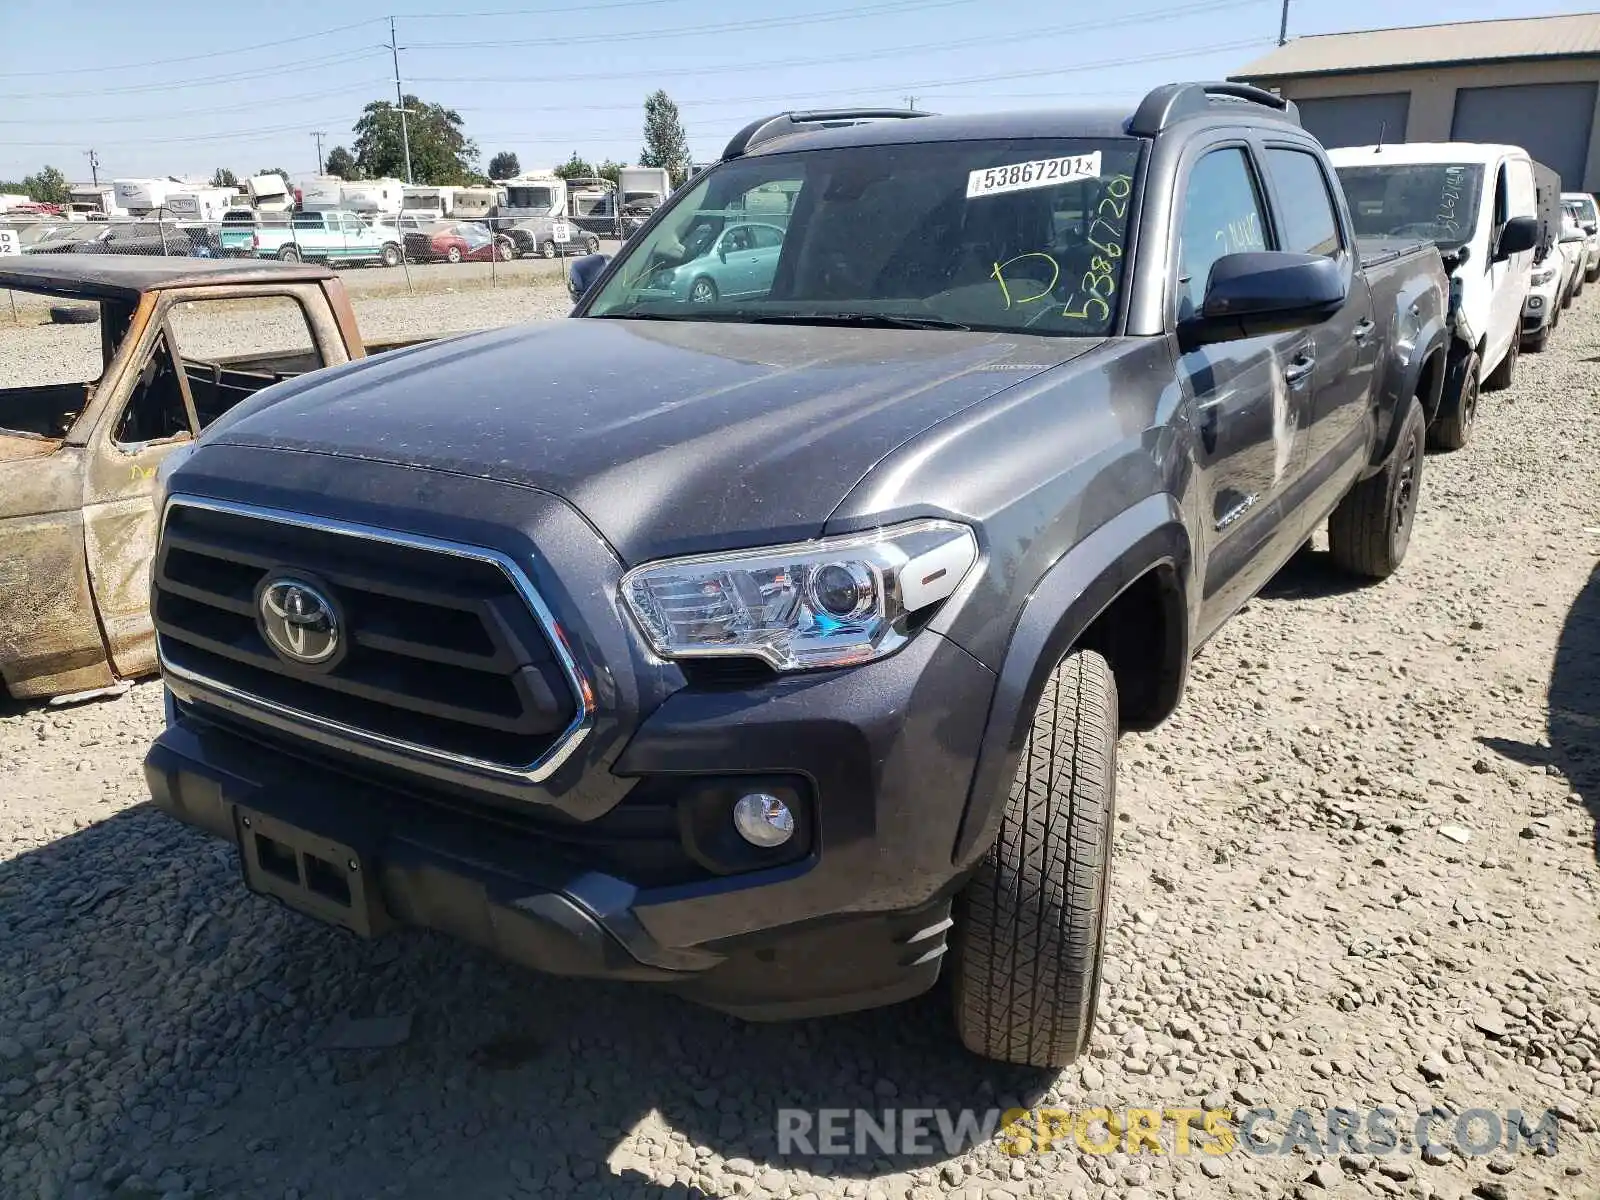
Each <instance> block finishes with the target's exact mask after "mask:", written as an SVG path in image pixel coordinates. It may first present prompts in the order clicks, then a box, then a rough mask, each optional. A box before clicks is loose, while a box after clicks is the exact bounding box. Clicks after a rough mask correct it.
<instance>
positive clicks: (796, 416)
mask: <svg viewBox="0 0 1600 1200" xmlns="http://www.w3.org/2000/svg"><path fill="white" fill-rule="evenodd" d="M1101 340H1102V339H1097V338H1084V339H1063V338H1041V337H1018V336H1013V335H1001V334H992V333H975V332H974V333H966V332H960V331H947V330H883V329H857V328H838V327H816V326H796V325H741V324H730V323H721V322H659V321H657V322H651V321H635V320H607V319H563V320H556V321H550V322H546V323H542V324H538V325H533V326H522V327H519V328H512V329H504V330H495V331H490V332H486V333H481V334H472V335H468V336H466V337H459V338H452V339H450V340H448V341H442V342H434V343H431V344H428V345H423V346H418V347H415V348H412V349H407V350H400V351H393V352H390V353H388V354H383V355H380V356H378V357H375V358H371V359H367V360H364V361H360V362H356V363H352V364H350V365H348V366H345V367H337V368H334V369H332V370H329V371H323V372H318V373H316V374H315V375H312V376H308V377H306V378H304V379H301V380H295V381H292V382H289V383H285V384H280V385H278V386H276V387H273V388H270V389H267V390H266V391H263V392H261V393H259V394H258V395H257V396H256V397H254V398H252V399H251V400H250V401H247V402H245V403H244V404H242V405H240V406H239V407H238V408H236V409H234V410H233V411H232V412H230V413H228V414H226V415H225V416H223V417H222V418H220V419H219V420H218V421H217V422H216V423H215V424H214V425H212V427H211V428H210V429H209V430H208V431H207V432H206V434H205V435H204V436H203V437H202V439H201V445H202V446H204V445H208V444H212V443H228V444H231V445H236V446H259V447H271V448H274V449H289V450H300V451H305V452H312V453H322V454H334V455H339V456H342V457H347V458H352V459H368V460H373V461H377V462H385V463H394V464H398V465H401V466H414V467H424V468H429V469H432V470H440V471H451V472H456V473H459V474H464V475H471V476H478V477H484V478H490V479H496V480H500V481H503V482H506V483H512V484H518V485H522V486H526V487H532V488H537V489H540V490H542V491H547V492H551V493H554V494H556V495H558V496H561V497H562V498H563V499H565V500H566V501H568V502H569V503H570V504H572V505H574V506H575V507H576V508H577V509H578V510H579V511H580V512H581V513H583V514H584V516H585V517H587V518H588V520H589V521H590V522H591V523H592V524H593V525H594V526H595V527H596V529H598V530H599V532H600V533H601V534H602V535H603V536H604V537H605V538H606V539H607V540H608V541H609V542H610V543H611V545H612V546H613V547H614V548H615V550H616V551H617V553H618V554H619V555H620V556H621V557H622V558H623V560H624V561H626V562H629V563H636V562H640V561H643V560H645V559H648V558H654V557H659V556H661V555H665V554H680V553H691V552H695V551H700V550H709V549H721V548H726V547H731V546H737V545H745V544H762V543H772V542H781V541H786V540H794V539H803V538H808V537H812V536H815V535H816V534H817V533H818V532H819V531H820V530H821V528H822V525H823V522H824V521H825V520H826V519H827V517H828V514H829V513H831V512H832V511H833V509H834V508H835V507H836V506H837V505H838V503H839V501H840V500H841V499H842V498H843V497H844V496H845V494H846V493H847V492H849V491H850V489H851V487H852V486H854V485H855V484H856V483H857V482H858V481H859V480H860V479H861V478H862V477H863V476H864V475H865V474H866V473H867V471H868V470H869V469H870V468H871V467H872V465H873V464H874V463H875V462H877V461H879V460H880V459H881V458H883V457H884V456H885V455H886V454H888V453H889V452H890V451H892V450H894V449H895V448H896V447H897V446H899V445H901V444H902V443H904V442H905V441H907V440H908V439H910V438H913V437H915V436H916V435H917V434H919V433H921V432H923V431H924V430H926V429H928V428H929V427H931V426H933V425H934V424H936V423H938V422H939V421H942V420H944V419H946V418H948V417H950V416H952V415H954V414H955V413H957V412H960V411H961V410H962V409H965V408H968V407H970V406H972V405H974V404H978V403H980V402H982V401H983V400H985V399H987V398H988V397H990V396H992V395H994V394H995V393H997V392H1000V391H1003V390H1005V389H1006V388H1009V387H1012V386H1014V385H1016V384H1018V383H1020V382H1021V381H1022V380H1024V379H1027V378H1029V377H1030V376H1033V375H1035V374H1038V373H1039V372H1041V371H1045V370H1048V369H1050V368H1051V367H1054V366H1057V365H1059V364H1061V363H1063V362H1067V361H1069V360H1071V359H1073V358H1076V357H1078V356H1079V355H1081V354H1084V353H1086V352H1088V351H1089V350H1091V349H1093V348H1094V347H1095V346H1097V345H1099V344H1100V342H1101Z"/></svg>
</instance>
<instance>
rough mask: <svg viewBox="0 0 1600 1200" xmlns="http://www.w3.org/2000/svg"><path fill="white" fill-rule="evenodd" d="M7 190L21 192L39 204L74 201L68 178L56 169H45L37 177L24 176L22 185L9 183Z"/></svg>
mask: <svg viewBox="0 0 1600 1200" xmlns="http://www.w3.org/2000/svg"><path fill="white" fill-rule="evenodd" d="M5 186H6V189H7V190H10V191H12V192H14V193H15V192H20V193H21V194H22V195H24V196H27V197H28V199H30V200H33V201H36V202H37V203H39V204H68V203H71V201H72V187H71V185H70V184H68V183H67V177H66V176H65V175H63V174H62V173H61V172H60V171H59V170H58V169H56V168H55V167H45V168H44V169H43V170H41V171H40V172H39V173H38V174H37V175H24V176H23V177H22V182H21V183H8V184H6V185H5Z"/></svg>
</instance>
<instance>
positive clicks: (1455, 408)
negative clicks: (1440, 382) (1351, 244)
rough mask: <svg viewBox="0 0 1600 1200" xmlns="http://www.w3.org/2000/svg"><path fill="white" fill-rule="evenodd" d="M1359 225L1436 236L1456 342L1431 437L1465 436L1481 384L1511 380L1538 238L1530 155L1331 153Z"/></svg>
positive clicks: (1452, 150)
mask: <svg viewBox="0 0 1600 1200" xmlns="http://www.w3.org/2000/svg"><path fill="white" fill-rule="evenodd" d="M1328 157H1329V158H1330V159H1332V160H1333V165H1334V167H1335V168H1336V169H1337V170H1338V173H1339V181H1340V183H1341V184H1343V186H1344V193H1345V198H1346V200H1347V201H1348V202H1349V205H1350V215H1351V217H1352V219H1353V220H1354V222H1355V227H1356V233H1357V234H1358V235H1360V236H1363V237H1369V238H1370V237H1391V238H1395V239H1399V240H1416V239H1419V238H1425V239H1429V240H1431V241H1433V242H1435V243H1437V244H1438V247H1439V251H1440V253H1441V254H1442V255H1443V256H1444V260H1445V268H1446V269H1447V270H1448V271H1449V272H1450V308H1451V327H1452V332H1453V335H1454V337H1453V344H1452V347H1451V352H1450V362H1449V368H1448V370H1449V375H1448V376H1447V377H1446V379H1445V394H1444V398H1443V399H1442V400H1441V401H1440V405H1439V413H1438V415H1437V417H1436V418H1435V421H1434V423H1433V425H1432V426H1430V428H1429V431H1428V432H1429V440H1430V441H1431V442H1432V443H1433V444H1434V445H1435V446H1438V447H1441V448H1444V449H1451V450H1453V449H1456V448H1458V447H1460V446H1463V445H1465V444H1466V441H1467V438H1468V437H1469V436H1470V435H1471V433H1472V423H1473V418H1474V417H1475V416H1476V414H1477V404H1478V389H1479V387H1480V385H1481V386H1482V387H1483V388H1485V389H1489V390H1493V389H1496V388H1503V387H1509V386H1510V384H1511V377H1512V373H1513V372H1514V371H1515V370H1516V365H1517V351H1518V349H1519V347H1520V345H1521V341H1522V336H1521V334H1522V311H1523V304H1524V302H1525V301H1526V300H1527V298H1528V288H1529V286H1530V282H1531V277H1532V274H1533V257H1534V255H1533V252H1534V247H1535V245H1536V244H1537V242H1538V239H1539V220H1538V206H1537V202H1536V199H1535V194H1534V182H1533V163H1532V160H1531V159H1529V157H1528V153H1527V151H1525V150H1523V149H1521V148H1520V147H1517V146H1491V145H1479V144H1478V143H1476V142H1431V143H1430V142H1418V143H1412V144H1409V145H1395V146H1352V147H1347V148H1344V149H1340V150H1330V151H1328Z"/></svg>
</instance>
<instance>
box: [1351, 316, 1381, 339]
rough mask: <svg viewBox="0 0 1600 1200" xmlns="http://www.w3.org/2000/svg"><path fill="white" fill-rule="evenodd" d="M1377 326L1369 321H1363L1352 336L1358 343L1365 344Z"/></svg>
mask: <svg viewBox="0 0 1600 1200" xmlns="http://www.w3.org/2000/svg"><path fill="white" fill-rule="evenodd" d="M1375 328H1376V326H1375V325H1373V323H1372V322H1371V321H1370V320H1368V319H1363V320H1362V321H1361V323H1360V324H1359V325H1357V326H1356V327H1355V329H1354V330H1353V331H1352V333H1351V336H1352V337H1354V338H1355V339H1356V341H1358V342H1364V341H1366V340H1367V338H1368V337H1369V336H1370V335H1371V333H1372V331H1373V329H1375Z"/></svg>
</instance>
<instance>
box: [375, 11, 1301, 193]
mask: <svg viewBox="0 0 1600 1200" xmlns="http://www.w3.org/2000/svg"><path fill="white" fill-rule="evenodd" d="M1288 2H1289V0H1284V3H1285V4H1287V3H1288ZM389 53H390V54H392V55H393V56H394V99H395V106H396V107H397V108H399V110H400V144H401V145H402V146H404V147H405V152H406V182H407V183H410V182H411V133H410V131H409V130H408V129H407V128H406V96H405V92H404V91H402V90H401V87H400V46H399V45H398V43H396V41H395V33H394V18H393V17H390V18H389Z"/></svg>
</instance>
